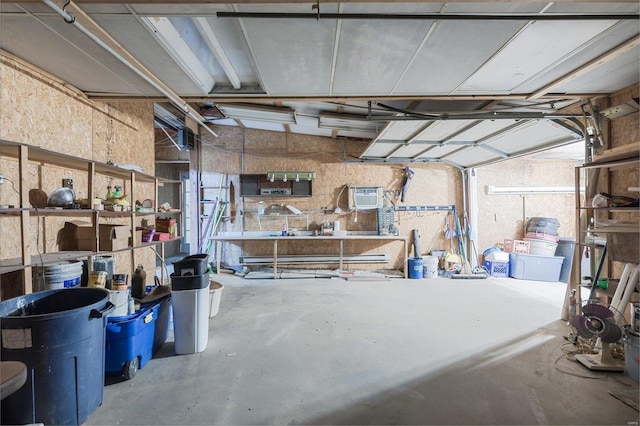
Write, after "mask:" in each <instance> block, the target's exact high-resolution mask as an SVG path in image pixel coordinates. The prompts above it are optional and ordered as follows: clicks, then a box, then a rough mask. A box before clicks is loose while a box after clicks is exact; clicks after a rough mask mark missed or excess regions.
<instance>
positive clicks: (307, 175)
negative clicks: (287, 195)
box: [267, 172, 316, 182]
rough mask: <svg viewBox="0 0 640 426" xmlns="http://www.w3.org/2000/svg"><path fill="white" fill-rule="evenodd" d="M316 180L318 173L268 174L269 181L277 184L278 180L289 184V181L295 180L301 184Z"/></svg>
mask: <svg viewBox="0 0 640 426" xmlns="http://www.w3.org/2000/svg"><path fill="white" fill-rule="evenodd" d="M315 178H316V172H268V173H267V180H269V182H275V181H276V180H281V181H283V182H287V181H289V180H294V181H296V182H300V180H301V179H302V180H304V179H306V180H308V181H311V180H314V179H315Z"/></svg>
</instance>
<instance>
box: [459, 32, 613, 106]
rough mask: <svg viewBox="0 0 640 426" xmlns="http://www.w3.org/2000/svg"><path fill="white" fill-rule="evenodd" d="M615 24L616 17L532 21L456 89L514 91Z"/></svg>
mask: <svg viewBox="0 0 640 426" xmlns="http://www.w3.org/2000/svg"><path fill="white" fill-rule="evenodd" d="M614 24H615V21H580V22H579V25H567V24H566V22H553V21H551V22H547V21H538V22H533V23H530V24H529V25H528V26H527V27H526V28H525V29H524V30H523V31H522V32H520V33H519V34H518V36H517V37H515V38H514V39H513V40H512V41H511V42H509V43H508V44H507V45H506V46H505V47H504V48H503V49H501V50H500V51H498V52H497V53H496V54H495V55H494V56H493V57H492V58H491V59H490V60H489V61H488V62H487V63H486V64H484V65H483V66H482V68H481V69H480V70H479V71H478V72H477V73H475V74H474V75H473V76H472V77H471V78H469V79H468V80H467V81H466V82H465V83H464V84H462V85H461V86H460V87H459V89H458V90H457V92H456V93H489V92H490V93H505V94H506V93H511V92H512V91H514V90H515V89H516V88H517V87H518V86H519V85H521V84H522V83H524V82H525V81H527V80H528V79H530V78H532V77H534V76H536V74H538V73H541V72H543V71H545V70H546V69H548V68H550V66H551V65H552V64H553V63H555V62H557V61H560V60H561V59H562V58H563V57H565V56H567V55H569V54H571V52H573V51H574V50H576V49H579V48H580V47H581V46H582V45H583V44H585V43H587V42H588V41H589V40H590V39H591V38H593V37H596V36H597V35H598V34H600V33H601V32H602V31H605V30H607V29H608V28H609V27H611V26H612V25H614Z"/></svg>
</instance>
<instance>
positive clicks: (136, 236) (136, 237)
mask: <svg viewBox="0 0 640 426" xmlns="http://www.w3.org/2000/svg"><path fill="white" fill-rule="evenodd" d="M141 244H142V230H141V229H137V230H135V231H134V232H133V236H132V237H131V241H129V245H130V246H132V247H138V246H139V245H141Z"/></svg>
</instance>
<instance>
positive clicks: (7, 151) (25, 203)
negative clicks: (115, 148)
mask: <svg viewBox="0 0 640 426" xmlns="http://www.w3.org/2000/svg"><path fill="white" fill-rule="evenodd" d="M0 157H2V158H3V159H8V160H11V159H15V160H16V162H17V172H16V173H17V176H19V178H18V180H19V181H18V180H16V182H15V183H16V190H17V191H19V190H22V193H20V194H18V195H19V200H20V201H19V203H20V204H21V205H22V206H21V207H19V208H7V209H0V218H9V217H15V218H17V219H18V220H19V221H20V227H19V233H20V235H18V236H16V238H17V241H16V242H20V243H21V249H19V250H17V253H15V255H16V256H17V257H15V258H9V259H3V260H0V274H6V273H13V272H20V271H22V272H21V273H20V276H19V277H16V278H15V279H14V278H12V280H11V281H7V282H6V283H7V284H8V285H14V284H15V285H16V291H17V292H21V293H22V294H26V293H30V292H32V291H33V290H34V288H33V280H32V274H31V270H30V269H31V268H32V267H34V266H37V265H41V264H51V263H55V262H62V261H67V260H74V259H81V258H91V257H92V256H93V255H100V254H111V253H114V252H125V251H131V252H132V254H131V256H130V257H131V265H129V266H130V267H131V270H132V271H133V269H134V268H135V264H136V259H135V258H136V255H135V253H133V252H134V251H135V250H138V249H143V248H145V247H154V246H158V245H162V244H164V243H165V241H152V242H149V243H140V244H137V245H135V246H128V247H126V248H123V249H121V250H115V251H103V250H98V251H95V252H94V251H59V252H52V253H42V254H38V253H36V250H37V248H36V247H35V246H34V245H33V244H28V241H29V239H30V238H31V235H30V233H31V232H32V226H31V223H30V218H31V217H33V216H38V217H42V218H46V217H53V216H57V217H61V218H65V217H69V218H82V219H83V220H86V222H88V223H90V224H91V226H92V227H93V228H92V229H93V230H94V231H95V235H96V236H98V235H99V234H98V229H97V227H98V226H99V225H100V223H101V222H104V220H102V221H101V220H100V219H105V218H122V219H123V220H122V221H121V222H123V223H122V224H123V225H125V224H126V225H127V226H128V227H129V228H130V229H131V231H132V232H133V231H134V230H135V228H136V226H138V221H137V220H136V218H143V217H155V216H156V215H158V214H165V215H171V214H181V211H175V212H162V213H160V212H158V211H156V210H155V209H152V210H150V211H135V208H134V206H133V205H132V206H131V209H132V210H129V211H119V212H116V211H109V210H94V209H88V208H86V209H80V208H70V209H63V208H43V209H35V208H30V207H29V200H28V197H27V195H28V194H27V193H26V192H25V191H27V189H25V188H28V187H29V186H27V185H29V183H28V181H27V178H26V176H28V171H29V170H30V168H32V167H33V166H36V167H37V168H48V169H55V168H63V169H70V170H72V171H74V172H77V173H79V174H81V175H83V176H84V177H86V187H85V188H84V190H85V192H86V194H87V197H88V198H91V197H95V194H96V191H95V185H96V178H97V177H99V178H108V177H112V178H116V179H118V180H122V181H124V182H125V183H127V182H128V183H129V190H128V191H129V195H130V197H131V199H132V200H133V199H135V195H136V185H140V184H151V185H153V188H154V192H155V194H154V195H153V197H155V200H156V201H157V199H158V186H162V185H166V184H176V183H177V184H179V185H181V184H182V181H180V180H170V179H163V178H157V177H155V176H152V175H148V174H146V173H144V172H140V171H137V170H131V169H129V168H123V167H118V166H116V165H114V164H105V163H100V162H96V161H93V160H90V159H82V158H76V157H72V156H70V155H66V154H61V153H58V152H54V151H50V150H47V149H43V148H40V147H36V146H31V145H26V144H20V143H15V142H11V141H4V140H0ZM82 180H83V181H84V180H85V179H82ZM138 188H140V187H139V186H138ZM146 189H147V190H150V188H146ZM150 198H151V197H150ZM150 222H151V223H152V222H153V221H150ZM5 223H8V221H7V222H5ZM13 225H14V224H13V223H12V226H13ZM0 226H2V225H1V224H0ZM56 226H57V224H56ZM47 232H48V230H47ZM54 234H55V231H54ZM133 235H136V234H135V233H134V234H133ZM181 238H182V237H176V238H173V239H172V240H169V241H166V242H171V241H174V240H179V239H181ZM67 247H68V245H67ZM162 252H163V253H164V251H163V250H162ZM12 255H13V254H12ZM162 255H163V254H162ZM154 263H155V262H154ZM122 266H126V265H122ZM19 286H22V287H21V288H18V287H19Z"/></svg>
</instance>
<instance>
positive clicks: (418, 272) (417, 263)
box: [408, 257, 424, 279]
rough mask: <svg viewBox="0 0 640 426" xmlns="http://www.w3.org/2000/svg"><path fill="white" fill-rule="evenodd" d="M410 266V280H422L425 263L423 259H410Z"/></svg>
mask: <svg viewBox="0 0 640 426" xmlns="http://www.w3.org/2000/svg"><path fill="white" fill-rule="evenodd" d="M408 260H409V261H408V264H409V265H408V266H409V274H408V275H409V278H412V279H419V278H422V274H423V268H424V263H423V261H422V258H421V257H410V258H409V259H408Z"/></svg>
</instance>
